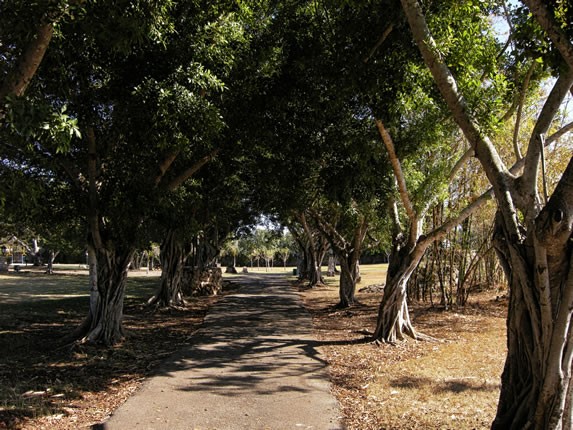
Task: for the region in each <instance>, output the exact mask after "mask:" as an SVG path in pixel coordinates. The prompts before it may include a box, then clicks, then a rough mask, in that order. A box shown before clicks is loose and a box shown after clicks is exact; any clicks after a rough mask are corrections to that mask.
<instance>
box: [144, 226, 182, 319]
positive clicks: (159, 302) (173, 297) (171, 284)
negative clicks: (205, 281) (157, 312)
mask: <svg viewBox="0 0 573 430" xmlns="http://www.w3.org/2000/svg"><path fill="white" fill-rule="evenodd" d="M184 259H185V257H184V247H183V244H182V243H181V242H180V241H179V240H178V239H177V233H176V232H175V230H172V229H171V230H169V231H168V232H167V235H166V236H165V239H164V240H163V243H162V244H161V282H160V285H159V288H158V290H157V292H156V293H155V295H154V296H153V297H152V298H151V299H149V301H148V304H149V305H156V306H158V307H160V308H167V307H180V306H185V304H186V303H185V300H184V299H183V291H182V286H181V278H182V276H183V262H184Z"/></svg>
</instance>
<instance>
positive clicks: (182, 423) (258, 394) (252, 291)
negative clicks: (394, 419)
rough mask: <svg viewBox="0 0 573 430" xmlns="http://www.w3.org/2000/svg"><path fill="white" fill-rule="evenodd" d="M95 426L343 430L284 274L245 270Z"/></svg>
mask: <svg viewBox="0 0 573 430" xmlns="http://www.w3.org/2000/svg"><path fill="white" fill-rule="evenodd" d="M237 282H239V283H240V284H241V285H243V286H242V287H241V288H240V289H239V290H238V291H237V292H236V293H233V294H231V295H228V296H225V297H223V298H222V299H221V300H219V301H218V303H217V304H215V305H214V306H213V307H212V308H211V310H210V311H209V313H208V315H207V317H206V319H205V322H204V324H203V327H202V328H201V329H200V330H199V331H198V332H197V333H196V334H195V335H194V336H193V337H192V338H191V344H190V345H189V347H188V348H186V349H185V350H182V351H180V352H179V353H176V354H175V355H173V356H172V357H171V358H170V359H168V360H167V361H166V362H165V363H164V364H163V365H162V366H161V368H160V370H159V371H158V373H157V375H156V376H153V377H151V378H150V379H149V380H147V382H146V383H144V385H143V387H142V388H141V390H139V391H138V392H137V393H136V394H135V395H133V396H132V397H131V398H130V399H129V400H128V401H127V402H126V403H125V404H124V405H123V406H121V407H120V408H119V409H118V410H117V411H116V412H115V413H114V414H113V416H112V417H111V418H110V419H109V420H108V421H107V422H105V423H104V424H103V425H102V426H100V427H99V428H105V429H106V430H108V429H111V430H129V429H134V430H135V429H137V430H145V429H153V430H158V429H165V430H167V429H169V430H175V429H186V430H213V429H217V430H225V429H229V430H231V429H232V430H237V429H249V430H257V429H269V430H279V429H317V430H330V429H342V428H343V427H342V426H341V425H340V424H339V421H338V415H339V412H338V405H337V403H336V401H335V399H334V398H333V396H332V395H331V394H330V386H329V382H328V375H327V371H326V369H325V367H326V363H325V362H324V361H323V359H322V358H321V356H320V354H319V352H318V351H317V349H316V347H317V345H318V344H317V341H316V340H315V339H314V337H313V333H312V321H311V317H310V315H309V314H308V313H307V312H306V310H305V309H304V308H303V307H302V305H301V302H300V297H299V296H298V294H297V293H296V292H294V291H292V289H291V287H290V286H289V285H288V284H287V282H286V281H285V279H284V276H279V275H268V274H257V273H255V274H249V275H244V276H241V277H240V278H238V279H237Z"/></svg>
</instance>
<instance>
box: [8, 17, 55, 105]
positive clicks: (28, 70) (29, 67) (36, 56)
mask: <svg viewBox="0 0 573 430" xmlns="http://www.w3.org/2000/svg"><path fill="white" fill-rule="evenodd" d="M53 34H54V26H53V24H52V23H51V22H49V23H43V24H40V25H39V26H38V29H37V30H36V33H35V34H34V37H33V38H32V40H30V42H29V43H28V45H26V47H25V48H24V50H23V52H22V55H21V56H20V58H18V61H17V63H16V65H15V67H14V68H13V69H12V71H11V72H10V73H8V76H7V77H6V79H5V80H4V82H3V83H2V86H0V100H1V101H3V100H4V99H5V98H6V97H7V96H16V97H20V96H22V95H23V94H24V92H25V91H26V88H28V85H30V82H31V81H32V78H33V77H34V75H35V74H36V71H37V70H38V67H40V63H41V62H42V60H43V58H44V54H45V53H46V50H47V49H48V45H49V44H50V41H51V40H52V36H53ZM0 109H3V108H1V107H0ZM0 114H3V111H1V110H0Z"/></svg>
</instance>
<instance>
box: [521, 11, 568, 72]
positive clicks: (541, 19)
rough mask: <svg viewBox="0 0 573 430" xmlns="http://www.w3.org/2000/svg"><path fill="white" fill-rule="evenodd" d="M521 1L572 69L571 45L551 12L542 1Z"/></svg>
mask: <svg viewBox="0 0 573 430" xmlns="http://www.w3.org/2000/svg"><path fill="white" fill-rule="evenodd" d="M523 3H525V5H526V6H527V7H528V8H529V10H530V11H531V13H532V14H533V16H534V17H535V20H536V21H537V22H538V23H539V25H540V26H541V28H542V29H543V30H544V31H545V33H547V36H549V38H550V39H551V41H552V42H553V44H554V45H555V47H556V48H557V49H558V50H559V52H560V53H561V56H562V57H563V59H564V60H565V62H566V63H567V64H568V65H569V69H572V70H573V45H572V44H571V42H570V41H569V39H568V37H567V35H566V34H565V33H564V32H563V31H562V30H561V27H560V25H559V24H558V23H557V22H556V21H555V17H554V16H553V14H552V13H551V12H550V11H549V9H547V7H546V6H545V4H544V3H543V1H540V0H523Z"/></svg>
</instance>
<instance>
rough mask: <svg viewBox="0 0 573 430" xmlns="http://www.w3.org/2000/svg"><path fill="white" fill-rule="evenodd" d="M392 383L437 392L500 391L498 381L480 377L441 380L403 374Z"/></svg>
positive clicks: (397, 385) (396, 386)
mask: <svg viewBox="0 0 573 430" xmlns="http://www.w3.org/2000/svg"><path fill="white" fill-rule="evenodd" d="M389 383H390V385H391V386H392V387H394V388H401V389H427V388H428V387H429V388H430V389H431V391H432V392H433V393H435V394H442V393H448V392H449V393H456V394H459V393H463V392H466V391H481V392H493V391H499V384H498V383H495V384H494V383H490V382H487V381H483V380H479V379H478V378H473V377H469V378H451V379H448V380H443V381H440V380H438V379H434V378H427V377H417V376H402V377H400V378H395V379H391V380H390V382H389Z"/></svg>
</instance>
